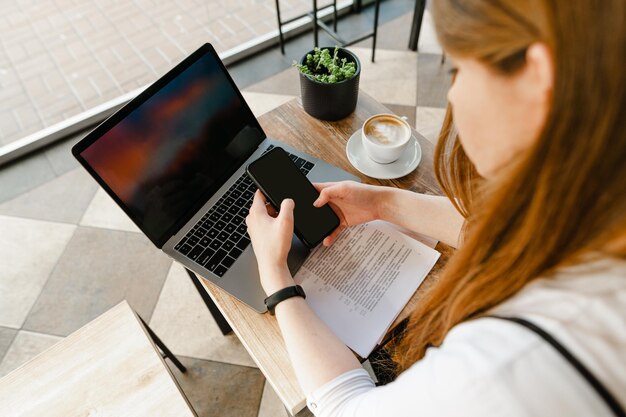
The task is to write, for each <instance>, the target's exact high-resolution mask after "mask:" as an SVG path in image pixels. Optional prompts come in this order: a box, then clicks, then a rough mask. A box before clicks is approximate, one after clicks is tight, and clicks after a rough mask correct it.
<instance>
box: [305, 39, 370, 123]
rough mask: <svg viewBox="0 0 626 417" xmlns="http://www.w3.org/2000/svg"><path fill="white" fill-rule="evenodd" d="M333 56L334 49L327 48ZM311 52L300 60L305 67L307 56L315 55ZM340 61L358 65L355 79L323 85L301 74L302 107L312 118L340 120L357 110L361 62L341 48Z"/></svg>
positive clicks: (338, 54)
mask: <svg viewBox="0 0 626 417" xmlns="http://www.w3.org/2000/svg"><path fill="white" fill-rule="evenodd" d="M322 49H330V53H331V55H332V54H333V51H334V49H335V48H334V47H326V48H322ZM313 52H314V51H309V52H307V53H306V54H304V56H303V57H302V59H301V60H300V64H302V65H304V63H305V62H306V56H307V55H308V54H313ZM337 56H338V58H339V59H343V58H346V59H347V60H348V62H354V63H355V64H356V72H355V73H354V77H352V78H350V79H349V80H345V81H341V82H338V83H334V84H326V83H321V82H319V81H317V80H313V79H311V78H309V77H307V76H306V75H304V74H302V73H301V72H299V71H298V72H299V74H300V94H301V96H302V107H304V111H306V112H307V113H308V114H310V115H311V116H313V117H315V118H317V119H321V120H339V119H343V118H344V117H346V116H348V115H349V114H350V113H352V112H353V111H354V109H355V108H356V102H357V99H358V97H359V77H360V76H361V62H359V58H357V56H356V55H354V54H353V53H352V52H350V51H348V50H347V49H343V48H339V52H338V53H337Z"/></svg>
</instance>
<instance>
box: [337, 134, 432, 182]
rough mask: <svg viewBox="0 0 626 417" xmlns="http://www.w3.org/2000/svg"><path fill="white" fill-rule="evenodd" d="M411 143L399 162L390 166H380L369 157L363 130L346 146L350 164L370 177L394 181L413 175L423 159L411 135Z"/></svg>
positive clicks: (420, 150)
mask: <svg viewBox="0 0 626 417" xmlns="http://www.w3.org/2000/svg"><path fill="white" fill-rule="evenodd" d="M409 140H410V142H409V144H408V145H407V147H406V149H405V150H404V153H403V154H402V156H401V157H400V159H398V160H397V161H394V162H391V163H389V164H379V163H378V162H374V161H372V160H371V159H370V157H369V156H367V153H366V152H365V148H363V144H362V142H361V130H357V131H356V132H354V133H353V134H352V136H350V139H348V144H347V145H346V155H347V156H348V160H349V161H350V163H351V164H352V165H353V166H354V167H355V168H356V169H358V170H359V172H361V173H363V174H365V175H367V176H368V177H372V178H377V179H379V180H392V179H395V178H400V177H404V176H405V175H407V174H409V173H411V172H412V171H413V170H414V169H415V168H417V166H418V165H419V163H420V160H421V159H422V148H420V144H419V143H418V142H417V139H415V136H413V135H411V139H409Z"/></svg>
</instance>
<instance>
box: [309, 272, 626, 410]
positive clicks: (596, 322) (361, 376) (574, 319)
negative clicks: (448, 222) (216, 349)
mask: <svg viewBox="0 0 626 417" xmlns="http://www.w3.org/2000/svg"><path fill="white" fill-rule="evenodd" d="M491 314H494V315H496V314H497V315H500V316H515V317H521V318H525V319H527V320H529V321H531V322H533V323H535V324H537V325H538V326H540V327H542V328H543V329H544V330H546V331H547V332H548V333H550V334H551V335H552V336H553V337H555V338H556V340H558V341H559V342H561V344H563V345H564V346H565V347H566V348H567V349H568V350H569V351H570V352H571V353H572V354H573V355H574V356H575V357H576V358H577V359H578V360H579V361H581V362H582V363H583V364H584V365H585V366H586V367H587V368H588V369H589V370H590V371H591V372H592V373H593V374H594V376H595V377H596V378H598V379H599V380H600V382H602V384H603V385H605V387H607V388H608V389H609V391H610V392H611V393H612V394H613V396H614V397H616V398H617V400H618V401H619V402H620V404H621V405H622V407H623V408H626V262H624V261H602V262H596V263H593V264H588V265H585V266H578V267H575V268H570V269H566V270H564V271H562V272H560V273H559V274H558V275H557V276H556V277H554V278H551V279H538V280H535V281H533V282H532V283H531V284H529V285H527V286H526V287H525V288H524V289H522V290H521V291H520V292H519V293H518V294H516V295H515V296H514V297H512V298H511V299H509V300H507V301H506V302H504V303H502V304H501V305H499V306H498V307H497V308H495V309H493V311H492V312H491ZM307 405H308V406H309V409H311V411H312V412H313V413H314V414H315V415H316V416H318V417H330V416H332V417H339V416H341V417H348V416H354V417H356V416H359V417H369V416H393V417H401V416H437V417H444V416H454V417H470V416H476V417H487V416H520V417H521V416H568V417H575V416H585V417H588V416H612V415H613V414H612V413H611V411H610V410H609V408H608V407H607V406H606V404H605V403H604V401H603V400H602V399H601V398H600V397H599V396H598V394H597V393H596V392H595V391H594V390H593V388H592V387H591V386H590V385H589V383H588V382H587V381H586V380H585V379H584V378H583V377H582V376H581V375H580V374H579V373H578V372H577V371H576V370H575V369H574V368H573V367H572V365H571V364H570V363H569V362H567V361H566V360H565V358H563V356H561V355H560V354H559V353H558V352H556V350H554V348H553V347H552V346H551V345H549V344H548V343H547V342H546V341H544V340H543V339H541V338H540V337H539V336H537V335H536V334H535V333H534V332H532V331H530V330H529V329H527V328H525V327H522V326H520V325H519V324H516V323H512V322H508V321H504V320H499V319H494V318H482V319H478V320H474V321H471V322H467V323H462V324H460V325H457V326H455V327H454V328H453V329H452V330H451V331H450V332H449V333H448V335H447V336H446V338H445V340H444V342H443V343H442V345H441V346H440V347H438V348H430V349H428V351H427V352H426V355H425V356H424V358H423V359H422V360H420V361H419V362H417V363H415V364H414V365H413V366H411V367H410V368H409V369H407V370H406V371H405V372H403V373H402V374H401V375H399V376H398V378H397V379H396V380H395V381H394V382H392V383H390V384H387V385H385V386H382V387H375V386H374V383H373V381H372V380H371V379H370V377H369V376H368V374H367V372H366V371H365V370H363V369H358V370H353V371H350V372H347V373H345V374H343V375H340V376H339V377H337V378H336V379H334V380H333V381H330V382H329V383H327V384H325V385H324V386H322V387H320V388H318V389H317V390H315V391H314V392H313V393H311V394H310V395H309V396H308V397H307Z"/></svg>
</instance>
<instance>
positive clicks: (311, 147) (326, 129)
mask: <svg viewBox="0 0 626 417" xmlns="http://www.w3.org/2000/svg"><path fill="white" fill-rule="evenodd" d="M378 113H392V112H391V111H390V110H389V109H388V108H386V107H385V106H383V105H382V104H380V103H378V102H377V101H376V100H374V99H373V98H371V97H370V96H368V95H367V94H365V93H364V92H363V91H360V92H359V101H358V104H357V108H356V111H355V112H354V113H353V114H352V115H350V116H349V117H347V118H346V119H343V120H340V121H338V122H324V121H320V120H317V119H315V118H313V117H311V116H309V115H308V114H306V113H305V112H304V110H303V109H302V105H301V104H300V100H299V99H294V100H291V101H290V102H288V103H285V104H283V105H282V106H280V107H278V108H276V109H274V110H273V111H271V112H269V113H266V114H265V115H263V116H261V117H260V118H259V122H260V124H261V126H262V127H263V130H265V133H266V134H267V135H268V136H270V137H272V138H275V139H278V140H281V141H283V142H285V143H287V144H289V145H291V146H293V147H295V148H297V149H300V150H302V151H304V152H306V153H308V154H310V155H313V156H315V157H317V158H320V159H323V160H325V161H327V162H329V163H331V164H333V165H335V166H338V167H339V168H342V169H344V170H345V171H347V172H350V173H352V174H354V175H356V176H358V177H360V178H361V180H362V181H363V182H364V183H368V184H378V185H387V186H392V187H398V188H404V189H408V190H412V191H417V192H420V193H425V194H433V195H440V194H441V190H440V188H439V186H438V185H437V181H436V179H435V175H434V171H433V150H434V147H433V145H432V144H431V143H430V142H429V141H428V140H427V139H426V138H424V137H423V136H422V135H420V134H419V133H417V132H413V133H414V134H415V136H416V137H417V140H418V141H419V144H420V146H421V148H422V160H421V162H420V165H419V167H418V168H417V170H415V171H414V172H412V173H411V174H409V175H407V176H405V177H402V178H399V179H396V180H376V179H373V178H370V177H367V176H365V175H363V174H361V173H360V172H358V171H357V170H356V169H355V168H354V167H352V165H351V164H350V162H349V161H348V159H347V157H346V143H347V141H348V139H349V138H350V136H351V135H352V133H354V132H355V131H356V130H358V129H360V127H361V126H362V125H363V122H364V121H365V120H366V119H367V118H369V117H370V116H371V115H374V114H378ZM436 249H437V250H439V251H440V252H442V256H441V257H440V259H439V261H438V262H437V264H436V265H435V268H434V269H433V270H432V271H431V273H430V274H429V276H428V278H427V280H426V281H428V282H429V283H432V282H433V279H434V278H436V276H437V275H438V274H439V271H440V270H441V267H442V265H444V264H445V262H446V261H447V259H448V258H449V255H450V254H451V252H452V250H451V248H450V247H449V246H447V245H444V244H441V243H439V244H438V245H437V248H436ZM201 281H202V284H203V285H204V287H205V288H206V290H207V292H208V293H209V295H210V296H211V298H212V299H213V301H214V302H215V304H216V305H217V307H218V308H219V309H220V311H221V312H222V314H223V315H224V317H225V318H226V320H227V321H228V323H229V324H230V326H231V327H232V329H233V331H234V332H235V334H236V335H237V336H238V337H239V340H241V343H242V344H243V345H244V346H245V348H246V349H247V351H248V353H249V354H250V356H251V357H252V359H253V360H254V361H255V362H256V364H257V365H258V367H259V369H260V370H261V371H262V372H263V374H264V375H265V377H266V378H267V380H268V381H269V383H270V384H271V385H272V387H273V388H274V390H275V391H276V393H277V394H278V396H279V398H280V399H281V401H282V402H283V404H284V405H285V407H286V408H287V410H288V411H289V412H290V413H291V414H292V415H296V414H297V413H298V412H299V411H300V410H302V409H303V408H304V407H305V406H306V399H305V396H304V393H303V392H302V390H301V389H300V386H299V385H298V381H297V379H296V376H295V373H294V370H293V367H292V366H291V363H290V361H289V355H288V354H287V349H286V347H285V344H284V343H283V339H282V336H281V334H280V330H279V328H278V323H277V322H276V320H275V318H274V317H272V316H271V315H269V314H258V313H257V312H255V311H253V310H252V309H250V308H249V307H247V306H246V305H245V304H243V303H241V302H240V301H238V300H237V299H235V298H234V297H232V296H231V295H230V294H228V293H226V292H225V291H223V290H221V289H220V288H218V287H217V286H215V285H214V284H212V283H211V282H209V281H207V280H205V279H202V280H201ZM422 288H424V285H422V287H421V288H420V290H418V291H417V292H416V293H415V295H414V296H413V298H412V299H411V300H410V301H409V303H408V304H407V306H406V307H405V308H404V310H403V311H402V313H401V314H400V315H399V317H398V319H396V321H395V322H394V326H395V325H397V324H398V323H399V322H400V321H402V320H403V319H404V318H406V317H407V316H408V315H409V314H410V312H411V311H412V310H413V307H414V305H415V303H417V302H418V301H419V296H420V293H421V292H423V291H422V290H421V289H422Z"/></svg>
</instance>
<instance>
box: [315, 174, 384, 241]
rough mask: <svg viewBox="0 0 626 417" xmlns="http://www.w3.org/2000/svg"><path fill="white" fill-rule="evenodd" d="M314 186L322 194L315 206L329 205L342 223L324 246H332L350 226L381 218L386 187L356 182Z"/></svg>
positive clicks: (328, 183)
mask: <svg viewBox="0 0 626 417" xmlns="http://www.w3.org/2000/svg"><path fill="white" fill-rule="evenodd" d="M313 185H314V186H315V188H316V189H317V191H319V193H320V196H319V197H318V199H317V200H316V201H315V202H314V203H313V205H314V206H315V207H321V206H323V205H324V204H326V203H329V204H330V206H331V207H332V209H333V210H334V211H335V213H337V215H338V216H339V220H340V221H341V223H340V224H339V227H338V228H337V229H335V230H334V231H333V232H332V233H331V234H330V235H329V236H327V237H326V238H325V239H324V242H323V243H324V246H330V245H331V244H332V243H333V242H334V241H335V239H336V238H337V236H338V235H339V233H341V232H342V231H343V230H344V229H345V228H346V227H348V226H354V225H357V224H361V223H367V222H369V221H372V220H376V219H379V218H381V212H380V211H381V205H382V200H383V198H382V196H383V194H384V187H376V186H374V185H367V184H360V183H358V182H354V181H342V182H326V183H316V184H313Z"/></svg>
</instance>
